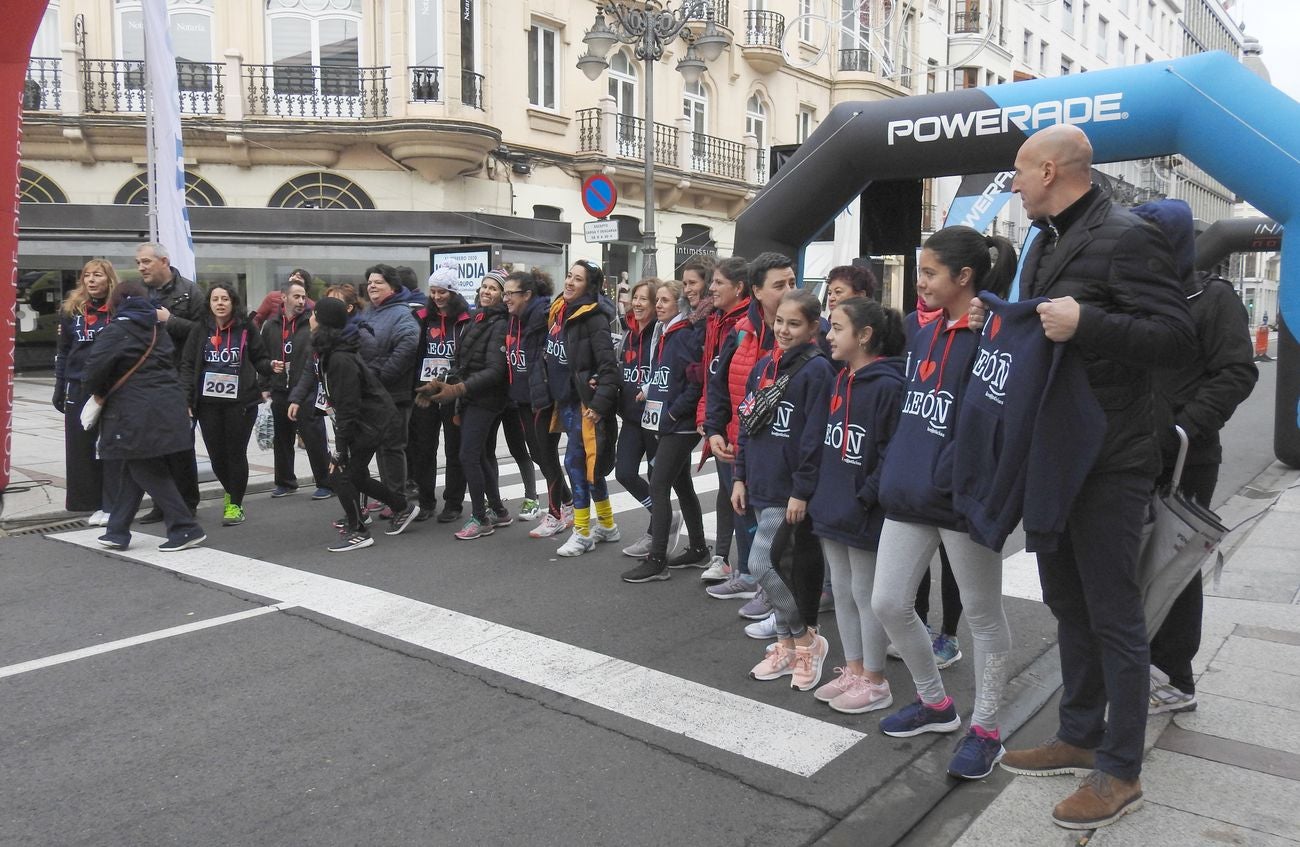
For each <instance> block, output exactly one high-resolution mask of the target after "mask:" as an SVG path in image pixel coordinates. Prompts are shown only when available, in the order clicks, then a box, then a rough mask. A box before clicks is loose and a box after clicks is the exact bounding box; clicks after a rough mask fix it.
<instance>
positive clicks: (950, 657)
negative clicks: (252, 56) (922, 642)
mask: <svg viewBox="0 0 1300 847" xmlns="http://www.w3.org/2000/svg"><path fill="white" fill-rule="evenodd" d="M932 646H933V648H934V663H935V664H936V665H938V666H939V670H943V669H944V668H950V667H952V666H953V665H955V664H957V663H958V662H959V661H961V645H960V644H958V643H957V638H956V636H952V635H944V634H943V633H942V632H941V633H939V634H938V635H936V636H935V637H934V641H933V642H932Z"/></svg>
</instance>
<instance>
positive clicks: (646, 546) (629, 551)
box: [623, 532, 654, 559]
mask: <svg viewBox="0 0 1300 847" xmlns="http://www.w3.org/2000/svg"><path fill="white" fill-rule="evenodd" d="M653 541H654V539H653V538H652V537H651V536H650V533H648V532H647V533H646V534H645V535H643V536H641V537H640V538H638V539H637V540H636V541H633V542H632V543H631V544H629V545H627V546H626V547H624V548H623V555H624V556H630V557H632V558H633V559H644V558H645V557H646V556H649V555H650V544H651V543H652V542H653Z"/></svg>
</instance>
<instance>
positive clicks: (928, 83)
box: [925, 59, 939, 94]
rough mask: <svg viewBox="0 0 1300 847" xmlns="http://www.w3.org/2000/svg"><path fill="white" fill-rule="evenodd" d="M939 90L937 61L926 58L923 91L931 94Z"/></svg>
mask: <svg viewBox="0 0 1300 847" xmlns="http://www.w3.org/2000/svg"><path fill="white" fill-rule="evenodd" d="M938 90H939V62H938V60H937V59H927V60H926V63H925V93H926V94H933V93H934V92H936V91H938Z"/></svg>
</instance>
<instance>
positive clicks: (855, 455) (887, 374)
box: [808, 356, 907, 550]
mask: <svg viewBox="0 0 1300 847" xmlns="http://www.w3.org/2000/svg"><path fill="white" fill-rule="evenodd" d="M906 386H907V377H906V376H905V375H904V373H903V358H902V357H901V356H895V357H892V358H888V359H877V360H876V361H874V362H872V363H871V364H869V365H866V366H865V367H862V368H859V369H858V370H857V371H855V372H854V373H853V374H852V375H850V374H849V372H848V369H847V368H844V369H841V370H840V372H839V373H838V374H837V375H836V377H835V386H834V388H833V389H832V390H831V394H830V403H829V406H828V412H827V416H826V434H825V436H824V437H823V438H822V457H821V470H820V471H819V473H818V476H817V490H816V493H814V494H813V497H812V500H811V502H809V504H808V514H809V516H810V517H811V518H812V522H813V532H814V533H816V535H817V536H818V537H819V538H825V539H827V540H828V541H838V542H840V543H841V544H847V545H848V546H850V547H855V548H857V549H859V550H875V549H876V548H878V547H879V546H880V527H881V525H882V524H883V523H884V522H885V510H884V508H883V507H882V506H881V505H880V470H881V467H882V464H883V462H884V457H885V448H886V447H887V446H888V444H889V440H890V438H892V437H893V435H894V429H895V428H896V427H897V426H898V409H899V406H900V405H902V402H903V391H904V389H905V388H906ZM850 491H852V492H853V493H854V495H855V496H854V497H849V496H848V493H849V492H850Z"/></svg>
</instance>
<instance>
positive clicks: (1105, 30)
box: [1097, 15, 1110, 61]
mask: <svg viewBox="0 0 1300 847" xmlns="http://www.w3.org/2000/svg"><path fill="white" fill-rule="evenodd" d="M1097 55H1098V56H1100V57H1101V58H1103V59H1105V60H1107V61H1110V21H1108V20H1106V19H1105V18H1103V17H1102V16H1101V15H1098V16H1097Z"/></svg>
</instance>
